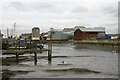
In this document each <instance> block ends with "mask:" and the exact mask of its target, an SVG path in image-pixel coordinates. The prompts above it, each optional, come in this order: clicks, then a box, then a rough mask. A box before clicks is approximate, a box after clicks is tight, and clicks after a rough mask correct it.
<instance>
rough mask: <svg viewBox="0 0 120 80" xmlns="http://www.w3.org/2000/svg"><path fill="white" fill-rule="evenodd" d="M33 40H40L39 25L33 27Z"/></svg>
mask: <svg viewBox="0 0 120 80" xmlns="http://www.w3.org/2000/svg"><path fill="white" fill-rule="evenodd" d="M32 40H40V29H39V28H38V27H34V28H32Z"/></svg>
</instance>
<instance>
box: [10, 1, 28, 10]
mask: <svg viewBox="0 0 120 80" xmlns="http://www.w3.org/2000/svg"><path fill="white" fill-rule="evenodd" d="M9 6H10V7H12V8H13V9H16V10H17V11H28V10H29V8H28V7H29V6H27V4H25V3H22V2H11V3H10V5H9ZM9 6H8V8H9Z"/></svg>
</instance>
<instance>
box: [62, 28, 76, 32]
mask: <svg viewBox="0 0 120 80" xmlns="http://www.w3.org/2000/svg"><path fill="white" fill-rule="evenodd" d="M71 31H75V29H74V28H64V29H63V31H62V32H71Z"/></svg>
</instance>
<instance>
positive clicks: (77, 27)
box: [74, 26, 85, 30]
mask: <svg viewBox="0 0 120 80" xmlns="http://www.w3.org/2000/svg"><path fill="white" fill-rule="evenodd" d="M79 28H85V27H84V26H75V27H74V29H75V30H76V29H79Z"/></svg>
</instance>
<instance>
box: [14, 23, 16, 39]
mask: <svg viewBox="0 0 120 80" xmlns="http://www.w3.org/2000/svg"><path fill="white" fill-rule="evenodd" d="M15 26H16V23H15V22H14V38H15V36H16V35H15V28H16V27H15Z"/></svg>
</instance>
